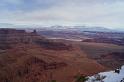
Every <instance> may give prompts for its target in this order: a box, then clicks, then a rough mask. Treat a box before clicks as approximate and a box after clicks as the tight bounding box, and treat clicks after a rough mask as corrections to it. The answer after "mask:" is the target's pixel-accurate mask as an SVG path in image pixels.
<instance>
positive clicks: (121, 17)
mask: <svg viewBox="0 0 124 82" xmlns="http://www.w3.org/2000/svg"><path fill="white" fill-rule="evenodd" d="M0 23H11V24H30V25H32V24H38V25H89V26H104V27H110V28H124V0H0Z"/></svg>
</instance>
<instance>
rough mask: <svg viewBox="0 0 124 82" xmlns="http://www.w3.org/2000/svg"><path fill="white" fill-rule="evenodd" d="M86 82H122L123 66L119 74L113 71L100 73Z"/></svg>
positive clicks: (123, 79)
mask: <svg viewBox="0 0 124 82" xmlns="http://www.w3.org/2000/svg"><path fill="white" fill-rule="evenodd" d="M100 79H101V80H100ZM86 82H124V66H122V67H121V69H120V73H115V71H109V72H101V73H99V74H97V75H94V76H91V77H89V80H88V81H86Z"/></svg>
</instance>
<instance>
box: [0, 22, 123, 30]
mask: <svg viewBox="0 0 124 82" xmlns="http://www.w3.org/2000/svg"><path fill="white" fill-rule="evenodd" d="M0 28H17V29H26V30H32V29H37V30H53V31H60V30H61V31H62V30H63V31H64V30H65V31H67V30H69V31H79V32H81V31H98V32H124V29H109V28H107V27H95V26H60V25H55V26H40V25H15V24H9V23H0Z"/></svg>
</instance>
